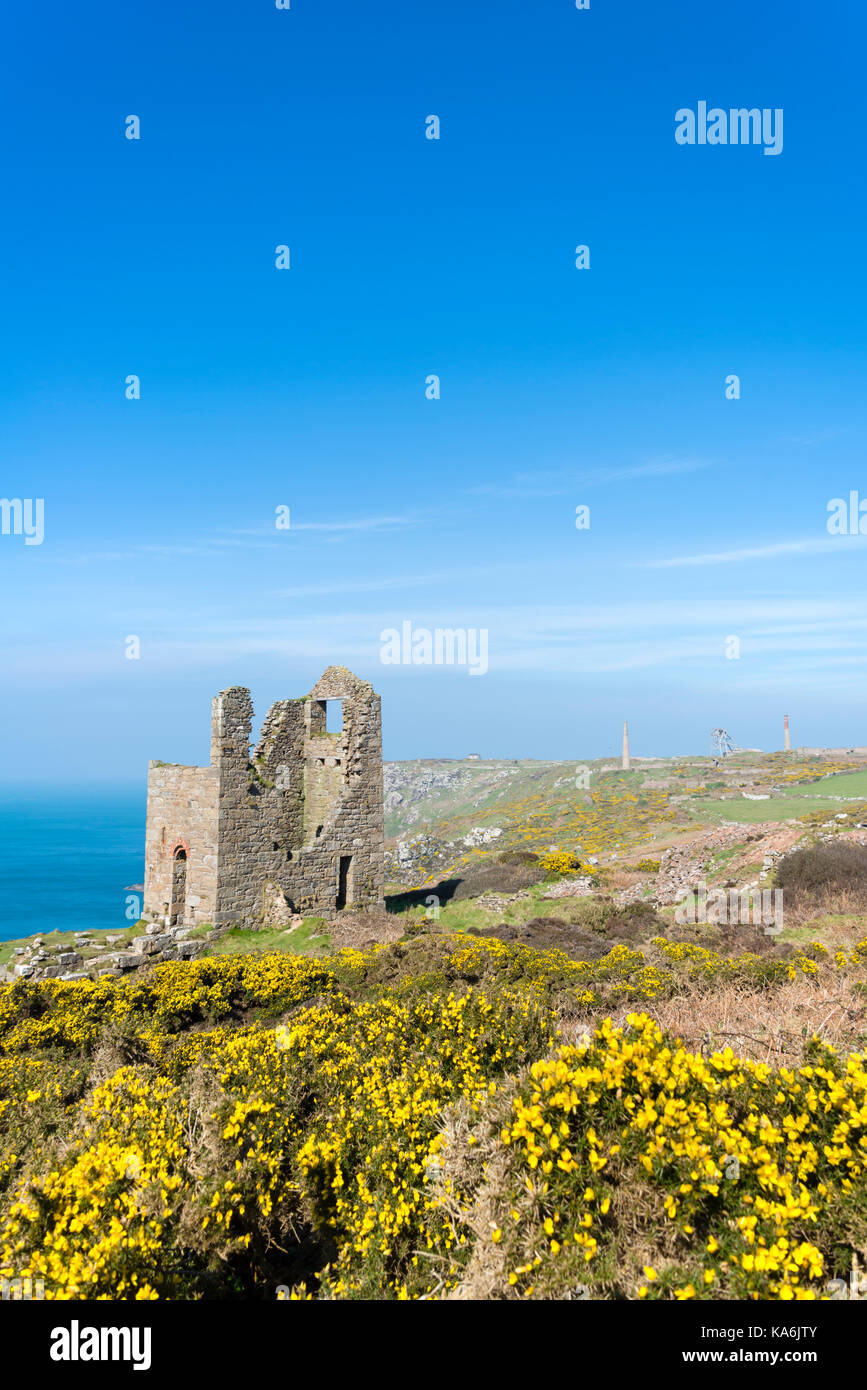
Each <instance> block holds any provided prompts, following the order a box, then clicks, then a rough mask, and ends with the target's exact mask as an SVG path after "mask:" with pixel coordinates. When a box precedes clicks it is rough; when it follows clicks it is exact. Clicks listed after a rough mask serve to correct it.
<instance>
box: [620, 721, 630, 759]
mask: <svg viewBox="0 0 867 1390" xmlns="http://www.w3.org/2000/svg"><path fill="white" fill-rule="evenodd" d="M621 766H622V767H623V768H625V769H628V767H629V725H628V724H627V722H626V720H625V719H624V721H623V762H622V764H621Z"/></svg>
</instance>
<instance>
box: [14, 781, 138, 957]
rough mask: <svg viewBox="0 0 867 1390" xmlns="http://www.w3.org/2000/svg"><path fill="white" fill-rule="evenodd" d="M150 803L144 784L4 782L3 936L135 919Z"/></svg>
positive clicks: (113, 924)
mask: <svg viewBox="0 0 867 1390" xmlns="http://www.w3.org/2000/svg"><path fill="white" fill-rule="evenodd" d="M145 807H146V794H145V791H144V789H143V788H142V789H141V790H133V791H130V790H126V789H123V790H118V789H117V788H111V789H110V790H92V789H90V788H88V789H86V790H85V791H70V790H68V789H64V790H63V791H56V790H52V789H50V788H46V789H44V790H43V789H42V788H39V789H38V790H34V789H31V788H26V789H19V788H10V787H0V941H8V940H9V938H10V937H15V936H32V935H34V934H35V933H37V932H45V931H52V930H54V929H55V928H57V929H60V930H62V931H79V930H93V929H94V928H98V927H106V928H111V927H115V928H117V929H122V928H123V927H124V926H126V925H128V924H129V922H130V921H136V920H137V918H138V916H139V913H140V909H141V894H140V893H139V894H138V895H136V894H135V893H133V892H131V891H130V885H135V884H140V883H142V882H143V879H144V833H145ZM136 896H137V897H138V903H136V902H135V901H134V899H135V898H136ZM131 900H132V901H131ZM128 912H131V913H134V915H133V916H131V917H128V916H127V913H128Z"/></svg>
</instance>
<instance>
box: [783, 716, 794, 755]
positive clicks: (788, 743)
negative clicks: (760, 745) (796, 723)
mask: <svg viewBox="0 0 867 1390" xmlns="http://www.w3.org/2000/svg"><path fill="white" fill-rule="evenodd" d="M791 747H792V740H791V739H790V738H789V716H788V715H787V714H784V715H783V748H784V749H785V750H786V752H787V753H788V752H790V750H791Z"/></svg>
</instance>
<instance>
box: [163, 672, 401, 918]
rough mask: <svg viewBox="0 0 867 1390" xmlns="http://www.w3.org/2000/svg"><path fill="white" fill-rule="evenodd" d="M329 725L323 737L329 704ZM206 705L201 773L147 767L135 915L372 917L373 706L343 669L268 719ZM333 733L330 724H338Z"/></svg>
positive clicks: (248, 709) (246, 703)
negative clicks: (347, 913) (335, 709)
mask: <svg viewBox="0 0 867 1390" xmlns="http://www.w3.org/2000/svg"><path fill="white" fill-rule="evenodd" d="M332 701H333V702H335V704H337V703H339V705H340V706H341V710H342V727H341V728H340V729H339V730H337V731H330V730H329V729H328V728H327V727H326V725H327V722H330V721H329V706H330V702H332ZM252 717H253V705H252V701H251V699H250V692H249V690H246V689H243V688H242V687H240V686H233V687H231V688H230V689H229V690H224V691H223V692H222V693H221V694H219V695H217V696H216V697H215V699H214V701H213V706H212V718H211V762H210V766H209V767H183V766H179V765H175V764H165V763H159V762H152V763H151V764H150V766H149V769H148V810H147V840H146V847H145V888H144V910H143V916H144V918H145V920H147V921H149V922H158V923H160V924H161V925H162V926H163V927H164V928H167V929H168V928H174V927H178V926H181V927H194V926H196V925H197V924H198V923H202V922H209V923H212V924H213V925H214V926H215V927H218V928H219V927H226V926H230V925H232V924H235V923H237V924H239V925H243V926H247V927H254V926H284V925H286V924H287V923H289V922H290V920H291V919H292V918H293V916H296V915H297V914H302V915H316V916H321V917H329V918H330V917H334V916H335V914H336V913H338V912H340V911H341V910H342V909H343V908H352V909H354V910H355V911H360V910H365V909H369V908H377V907H382V905H383V897H382V894H383V862H384V859H383V793H382V718H381V712H380V701H379V696H378V695H376V694H375V692H374V690H373V687H372V686H371V685H369V684H368V683H367V682H366V681H362V680H359V679H358V677H357V676H354V675H353V674H352V672H351V671H348V670H347V669H346V667H344V666H330V667H329V668H328V670H327V671H326V672H325V674H324V675H323V676H322V677H321V678H320V680H319V681H317V683H316V685H315V686H314V687H313V689H312V690H311V692H310V694H309V695H306V696H304V697H302V698H300V699H297V700H280V701H278V702H277V704H275V705H273V706H272V707H271V709H270V710H269V712H268V714H267V717H266V719H265V722H264V724H263V726H262V734H261V738H260V739H259V743H258V745H257V747H256V748H255V750H254V751H253V752H252V754H251V750H250V731H251V724H252ZM337 722H339V721H337Z"/></svg>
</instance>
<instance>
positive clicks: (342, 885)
mask: <svg viewBox="0 0 867 1390" xmlns="http://www.w3.org/2000/svg"><path fill="white" fill-rule="evenodd" d="M351 869H352V855H351V854H341V856H340V871H339V873H338V878H337V902H336V904H335V906H336V908H337V910H338V912H339V911H340V909H341V908H343V907H345V906H346V903H347V900H348V898H349V875H350V871H351Z"/></svg>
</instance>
